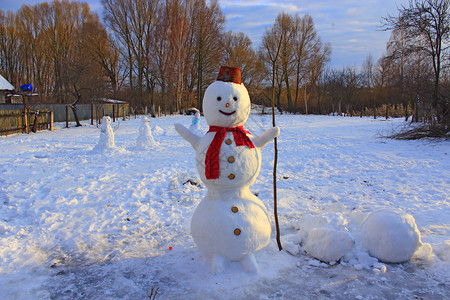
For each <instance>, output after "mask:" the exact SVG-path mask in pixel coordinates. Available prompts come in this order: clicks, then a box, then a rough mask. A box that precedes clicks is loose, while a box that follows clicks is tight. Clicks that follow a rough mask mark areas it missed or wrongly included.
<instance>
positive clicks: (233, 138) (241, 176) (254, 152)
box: [175, 67, 280, 273]
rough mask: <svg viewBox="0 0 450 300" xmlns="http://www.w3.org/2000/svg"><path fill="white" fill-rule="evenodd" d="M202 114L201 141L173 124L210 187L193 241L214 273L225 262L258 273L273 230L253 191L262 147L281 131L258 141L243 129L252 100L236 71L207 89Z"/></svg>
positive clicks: (272, 131) (269, 132)
mask: <svg viewBox="0 0 450 300" xmlns="http://www.w3.org/2000/svg"><path fill="white" fill-rule="evenodd" d="M203 112H204V116H205V120H206V122H207V123H208V125H209V131H208V132H207V133H206V134H205V135H204V136H203V137H201V136H199V135H197V134H195V133H194V132H192V131H191V130H189V129H187V128H186V127H184V126H182V125H180V124H175V129H176V131H177V132H178V133H179V134H180V135H181V136H182V137H183V138H184V139H186V140H187V141H188V142H189V143H190V144H191V145H192V147H193V148H194V149H195V152H196V161H197V170H198V172H199V174H200V178H201V180H202V181H203V183H204V184H205V186H206V187H207V188H208V193H207V194H206V196H205V197H204V198H203V200H202V201H201V202H200V204H199V205H198V206H197V208H196V210H195V212H194V215H193V217H192V220H191V232H192V237H193V238H194V241H195V243H196V245H197V247H198V248H199V250H200V252H201V253H202V254H203V256H204V257H205V258H206V259H207V260H208V262H209V263H210V269H211V272H212V273H220V272H222V271H223V270H224V268H225V264H226V262H227V261H238V262H240V263H241V265H242V267H243V268H244V269H245V270H246V271H248V272H258V265H257V262H256V259H255V256H254V254H253V253H254V252H256V251H258V250H260V249H262V248H264V247H266V246H267V245H268V244H269V242H270V233H271V226H270V217H269V214H268V212H267V209H266V208H265V206H264V204H263V203H262V202H261V200H259V199H258V198H257V197H256V196H255V195H253V193H252V192H250V188H249V187H250V185H251V184H253V183H254V182H255V180H256V177H257V176H258V174H259V170H260V168H261V152H260V149H261V148H262V147H264V146H265V145H267V144H268V143H269V142H270V141H272V140H273V139H274V138H275V137H277V136H278V135H279V133H280V129H279V128H278V127H273V128H270V129H268V130H267V131H265V132H264V133H263V134H261V135H259V136H257V137H253V136H252V135H251V134H250V133H249V132H248V131H245V130H244V127H243V125H244V124H245V122H246V121H247V118H248V117H249V114H250V97H249V94H248V92H247V89H246V88H245V86H244V85H243V84H242V83H241V70H240V69H238V68H230V67H221V68H220V72H219V75H218V77H217V81H215V82H213V83H212V84H211V85H210V86H209V87H208V88H207V89H206V91H205V96H204V98H203Z"/></svg>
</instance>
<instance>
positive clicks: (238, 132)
mask: <svg viewBox="0 0 450 300" xmlns="http://www.w3.org/2000/svg"><path fill="white" fill-rule="evenodd" d="M227 131H231V132H233V137H234V142H235V143H236V146H248V147H249V148H255V146H254V145H253V143H252V141H251V140H250V138H249V137H248V136H247V134H250V132H248V131H245V130H244V126H238V127H231V128H226V127H219V126H210V127H209V131H208V132H215V133H216V135H215V136H214V139H213V140H212V142H211V144H210V145H209V148H208V151H207V152H206V158H205V176H206V179H217V178H219V152H220V147H221V146H222V142H223V140H224V139H225V134H226V133H227Z"/></svg>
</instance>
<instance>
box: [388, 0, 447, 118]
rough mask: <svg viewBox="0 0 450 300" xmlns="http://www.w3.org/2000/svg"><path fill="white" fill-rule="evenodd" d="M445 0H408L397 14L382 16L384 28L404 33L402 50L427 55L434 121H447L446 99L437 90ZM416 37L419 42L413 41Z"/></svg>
mask: <svg viewBox="0 0 450 300" xmlns="http://www.w3.org/2000/svg"><path fill="white" fill-rule="evenodd" d="M448 9H449V1H448V0H410V1H409V6H408V7H405V6H402V7H401V8H400V9H399V15H398V16H387V17H385V18H384V19H383V21H384V29H386V30H391V29H394V30H402V31H404V32H405V33H406V38H407V40H408V49H407V53H406V54H410V53H417V52H418V51H424V52H425V53H427V55H429V56H430V58H431V60H432V65H433V71H434V87H433V94H432V107H433V111H434V115H435V117H436V119H437V121H438V122H442V121H444V120H445V121H446V122H448V121H449V118H448V110H449V103H448V98H447V97H442V95H441V93H440V86H441V83H440V80H441V73H442V70H443V68H444V65H445V63H446V61H445V56H446V55H447V50H448V47H449V44H448V41H449V33H450V15H449V12H448ZM417 40H420V43H418V42H417Z"/></svg>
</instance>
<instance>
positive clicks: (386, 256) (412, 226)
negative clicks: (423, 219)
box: [363, 210, 422, 263]
mask: <svg viewBox="0 0 450 300" xmlns="http://www.w3.org/2000/svg"><path fill="white" fill-rule="evenodd" d="M363 242H364V244H365V246H366V248H367V250H368V251H369V254H370V255H372V256H374V257H376V258H378V259H379V260H380V261H383V262H387V263H401V262H405V261H407V260H410V259H411V258H412V257H413V255H414V253H415V252H416V251H417V249H418V248H419V246H420V245H421V244H422V242H421V239H420V232H419V230H418V229H417V225H416V222H415V220H414V218H413V216H411V215H409V214H406V213H404V212H401V211H396V210H381V211H377V212H374V213H372V214H370V215H369V216H368V217H367V218H366V220H365V222H364V225H363Z"/></svg>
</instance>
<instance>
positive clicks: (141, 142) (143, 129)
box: [136, 116, 156, 149]
mask: <svg viewBox="0 0 450 300" xmlns="http://www.w3.org/2000/svg"><path fill="white" fill-rule="evenodd" d="M149 123H150V120H149V119H148V118H147V117H146V116H142V118H141V126H140V127H139V136H138V137H137V140H136V147H138V148H140V149H149V148H152V147H154V146H156V143H155V140H154V139H153V136H152V130H151V129H150V126H149Z"/></svg>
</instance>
